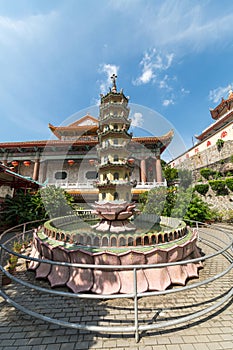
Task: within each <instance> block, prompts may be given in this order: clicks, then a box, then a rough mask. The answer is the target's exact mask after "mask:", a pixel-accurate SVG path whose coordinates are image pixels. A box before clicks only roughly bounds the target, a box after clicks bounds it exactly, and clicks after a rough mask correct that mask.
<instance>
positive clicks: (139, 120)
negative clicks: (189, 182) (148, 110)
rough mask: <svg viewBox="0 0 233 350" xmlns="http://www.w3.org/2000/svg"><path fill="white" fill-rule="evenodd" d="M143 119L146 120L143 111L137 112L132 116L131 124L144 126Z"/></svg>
mask: <svg viewBox="0 0 233 350" xmlns="http://www.w3.org/2000/svg"><path fill="white" fill-rule="evenodd" d="M143 121H144V119H143V116H142V113H140V112H135V113H134V115H133V117H132V122H131V125H132V126H138V127H141V126H143Z"/></svg>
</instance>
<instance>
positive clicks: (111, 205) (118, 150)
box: [94, 74, 136, 232]
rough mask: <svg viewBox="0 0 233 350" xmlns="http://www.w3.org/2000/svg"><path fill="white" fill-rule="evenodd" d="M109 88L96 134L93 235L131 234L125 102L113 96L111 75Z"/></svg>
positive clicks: (118, 94) (130, 161) (130, 162)
mask: <svg viewBox="0 0 233 350" xmlns="http://www.w3.org/2000/svg"><path fill="white" fill-rule="evenodd" d="M111 78H112V82H113V83H112V88H111V89H110V91H109V93H108V94H106V95H101V104H100V116H99V130H98V138H99V145H98V148H97V149H98V156H99V165H98V178H99V180H98V182H97V187H98V188H99V201H98V202H97V203H96V204H95V205H94V208H95V209H96V212H97V213H98V215H99V216H100V217H101V218H102V221H101V222H100V224H98V225H97V227H95V228H96V230H97V231H110V232H125V231H132V230H133V231H135V230H136V228H134V227H133V225H132V224H131V223H129V222H128V221H127V219H128V218H129V217H130V216H131V215H132V213H133V212H132V210H133V209H134V208H135V204H133V203H130V201H131V189H132V187H133V185H132V183H131V182H130V176H131V173H132V170H133V162H134V160H133V159H132V158H130V151H129V150H128V147H127V146H128V144H129V143H130V141H131V138H132V134H130V133H129V132H128V130H129V128H130V123H131V121H130V119H129V118H128V117H129V111H130V110H129V108H128V98H127V97H126V96H125V95H124V94H123V91H122V90H121V91H120V92H117V87H116V78H117V76H116V75H115V74H113V76H112V77H111Z"/></svg>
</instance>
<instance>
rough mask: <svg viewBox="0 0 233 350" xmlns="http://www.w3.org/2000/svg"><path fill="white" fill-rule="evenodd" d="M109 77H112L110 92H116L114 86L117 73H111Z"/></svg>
mask: <svg viewBox="0 0 233 350" xmlns="http://www.w3.org/2000/svg"><path fill="white" fill-rule="evenodd" d="M111 79H112V88H111V91H112V92H117V87H116V79H117V75H116V74H113V75H112V76H111Z"/></svg>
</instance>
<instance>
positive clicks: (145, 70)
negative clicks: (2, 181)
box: [133, 48, 174, 85]
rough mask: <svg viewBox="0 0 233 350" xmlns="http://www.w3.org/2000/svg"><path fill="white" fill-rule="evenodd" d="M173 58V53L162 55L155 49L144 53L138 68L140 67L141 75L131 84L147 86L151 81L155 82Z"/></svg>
mask: <svg viewBox="0 0 233 350" xmlns="http://www.w3.org/2000/svg"><path fill="white" fill-rule="evenodd" d="M173 58H174V54H173V53H169V54H163V53H161V52H158V51H157V50H156V49H155V48H154V49H152V50H150V51H147V52H145V54H144V56H143V58H142V60H141V62H140V66H141V67H142V72H141V75H140V76H139V77H138V78H137V79H135V80H134V81H133V84H134V85H142V84H148V83H149V82H151V81H152V82H156V81H157V79H158V76H159V74H161V72H162V71H166V70H167V69H168V68H169V67H170V66H171V64H172V61H173ZM166 79H167V78H166Z"/></svg>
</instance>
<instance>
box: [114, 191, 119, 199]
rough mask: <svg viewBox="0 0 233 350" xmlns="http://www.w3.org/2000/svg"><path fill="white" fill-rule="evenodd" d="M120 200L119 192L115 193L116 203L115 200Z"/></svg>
mask: <svg viewBox="0 0 233 350" xmlns="http://www.w3.org/2000/svg"><path fill="white" fill-rule="evenodd" d="M118 199H119V194H118V192H115V193H114V201H115V200H118Z"/></svg>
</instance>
